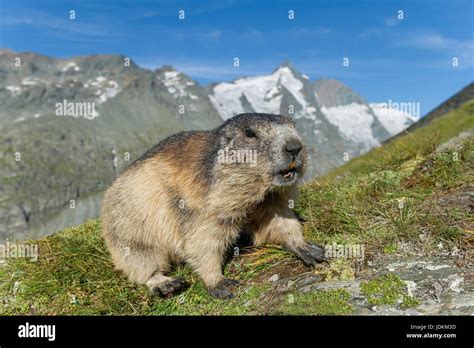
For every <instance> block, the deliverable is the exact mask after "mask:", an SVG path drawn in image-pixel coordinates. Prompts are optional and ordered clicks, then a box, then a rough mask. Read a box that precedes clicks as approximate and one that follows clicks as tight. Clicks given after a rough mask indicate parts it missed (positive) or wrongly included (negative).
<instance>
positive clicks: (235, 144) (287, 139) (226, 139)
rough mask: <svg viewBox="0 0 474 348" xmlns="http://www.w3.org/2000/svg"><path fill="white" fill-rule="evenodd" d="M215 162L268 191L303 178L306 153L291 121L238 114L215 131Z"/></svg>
mask: <svg viewBox="0 0 474 348" xmlns="http://www.w3.org/2000/svg"><path fill="white" fill-rule="evenodd" d="M218 134H219V141H220V144H219V152H218V162H220V163H224V164H225V165H226V166H227V170H226V172H229V169H232V170H233V171H238V173H237V174H238V175H244V176H254V177H257V178H259V179H261V183H262V184H267V185H268V188H269V189H274V188H278V187H285V186H290V185H293V184H295V183H296V181H297V180H298V179H299V178H301V177H302V176H303V172H304V166H305V163H306V150H305V148H304V146H303V143H302V141H301V138H300V136H299V135H298V133H297V132H296V129H295V124H294V122H293V120H292V119H291V118H289V117H286V116H281V115H271V114H240V115H237V116H234V117H232V118H231V119H229V120H227V121H226V122H225V123H224V124H222V125H221V126H220V127H219V128H218Z"/></svg>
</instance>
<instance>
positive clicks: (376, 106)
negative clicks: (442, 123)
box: [369, 103, 419, 136]
mask: <svg viewBox="0 0 474 348" xmlns="http://www.w3.org/2000/svg"><path fill="white" fill-rule="evenodd" d="M369 105H370V108H371V109H372V111H373V112H374V114H375V115H376V116H377V118H378V119H379V120H380V122H381V123H382V124H383V126H384V127H385V128H386V129H387V130H388V132H389V133H390V135H391V136H394V135H397V134H398V133H401V132H403V131H404V130H405V129H407V128H408V127H410V126H411V125H412V124H414V123H415V122H417V121H418V120H419V117H416V116H413V115H411V114H409V113H407V112H404V111H402V110H399V109H397V108H394V107H390V104H389V103H370V104H369Z"/></svg>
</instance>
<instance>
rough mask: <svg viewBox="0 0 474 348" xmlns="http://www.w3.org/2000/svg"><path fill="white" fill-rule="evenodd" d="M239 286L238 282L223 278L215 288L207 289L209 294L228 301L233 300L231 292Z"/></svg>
mask: <svg viewBox="0 0 474 348" xmlns="http://www.w3.org/2000/svg"><path fill="white" fill-rule="evenodd" d="M239 284H240V282H239V281H238V280H235V279H229V278H225V279H223V280H221V281H220V282H219V283H218V284H217V285H216V286H215V287H213V288H212V289H209V293H210V294H211V295H212V296H214V297H217V298H221V299H229V298H233V297H234V294H233V293H232V291H231V290H233V288H235V287H237V286H238V285H239Z"/></svg>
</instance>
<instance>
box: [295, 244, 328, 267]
mask: <svg viewBox="0 0 474 348" xmlns="http://www.w3.org/2000/svg"><path fill="white" fill-rule="evenodd" d="M293 252H294V253H295V255H296V256H297V257H298V258H299V259H301V260H302V261H303V262H304V264H305V265H306V266H314V265H315V264H316V262H322V261H327V259H326V256H325V250H324V247H323V246H321V245H318V244H315V243H312V242H307V243H306V245H305V246H303V247H297V248H295V249H294V250H293Z"/></svg>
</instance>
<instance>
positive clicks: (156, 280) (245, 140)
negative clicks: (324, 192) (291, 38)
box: [101, 114, 324, 298]
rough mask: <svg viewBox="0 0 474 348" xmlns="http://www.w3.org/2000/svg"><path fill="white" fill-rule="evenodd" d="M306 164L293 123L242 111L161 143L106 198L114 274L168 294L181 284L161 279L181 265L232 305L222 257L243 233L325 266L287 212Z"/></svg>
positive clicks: (105, 217) (318, 250)
mask: <svg viewBox="0 0 474 348" xmlns="http://www.w3.org/2000/svg"><path fill="white" fill-rule="evenodd" d="M306 157H307V156H306V150H305V148H304V146H303V143H302V141H301V138H300V137H299V135H298V133H297V132H296V129H295V125H294V122H293V120H292V119H291V118H289V117H286V116H281V115H271V114H240V115H237V116H234V117H232V118H230V119H228V120H227V121H225V122H224V123H223V124H222V125H221V126H219V127H218V128H216V129H213V130H210V131H187V132H182V133H178V134H175V135H172V136H170V137H168V138H167V139H165V140H163V141H161V142H160V143H159V144H157V145H156V146H154V147H153V148H151V149H150V150H148V151H147V152H146V153H145V154H143V155H142V157H140V158H139V159H138V160H136V161H135V162H133V163H132V164H130V166H129V167H128V168H127V169H126V170H125V171H124V172H123V173H122V174H121V175H120V176H119V177H118V178H117V179H116V180H115V182H114V183H113V184H112V186H111V187H110V188H109V189H108V191H107V192H106V194H105V196H104V200H103V204H102V211H101V217H102V229H103V233H104V237H105V241H106V243H107V246H108V248H109V250H110V253H111V255H112V260H113V262H114V264H115V266H116V268H117V269H119V270H122V271H123V272H124V273H125V274H126V275H127V276H128V278H129V279H130V280H131V281H133V282H137V283H139V284H146V285H147V286H148V287H149V289H150V290H151V292H152V293H153V294H155V295H158V296H162V297H169V296H171V295H173V294H175V293H177V292H178V291H181V290H183V289H184V288H185V287H186V285H187V283H186V282H185V281H184V280H183V279H181V278H171V277H169V276H168V275H167V274H168V273H169V272H170V270H171V267H172V265H173V264H176V263H178V262H186V263H188V264H189V265H191V266H192V267H193V269H194V270H195V271H196V272H197V273H198V274H199V276H200V277H201V278H202V280H203V281H204V283H205V285H206V286H207V288H208V290H209V292H210V294H211V295H213V296H215V297H218V298H231V297H232V296H233V295H232V289H233V287H234V286H236V285H237V284H238V282H237V281H236V280H232V279H227V278H224V276H223V273H222V268H223V260H224V255H225V253H226V250H227V248H228V247H229V246H230V245H232V243H233V242H234V241H235V240H236V238H237V236H238V235H239V232H240V231H247V232H248V233H250V235H251V238H252V241H253V243H254V245H256V246H258V245H263V244H267V243H268V244H276V245H283V246H284V247H285V248H286V249H287V250H290V251H291V252H293V253H295V254H296V255H297V256H298V257H299V258H300V259H301V260H303V262H304V263H305V264H307V265H314V264H315V262H316V261H322V260H323V259H324V249H323V248H322V247H321V246H318V245H316V244H312V243H308V242H306V241H305V240H304V239H303V233H302V228H301V226H300V223H299V221H298V219H297V218H296V216H295V214H294V212H293V211H292V210H291V209H290V208H289V206H290V202H291V201H290V200H293V199H295V195H296V192H297V190H296V186H295V184H296V182H297V181H299V180H300V179H301V177H302V175H303V171H304V166H305V162H306ZM249 159H250V160H249Z"/></svg>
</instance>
